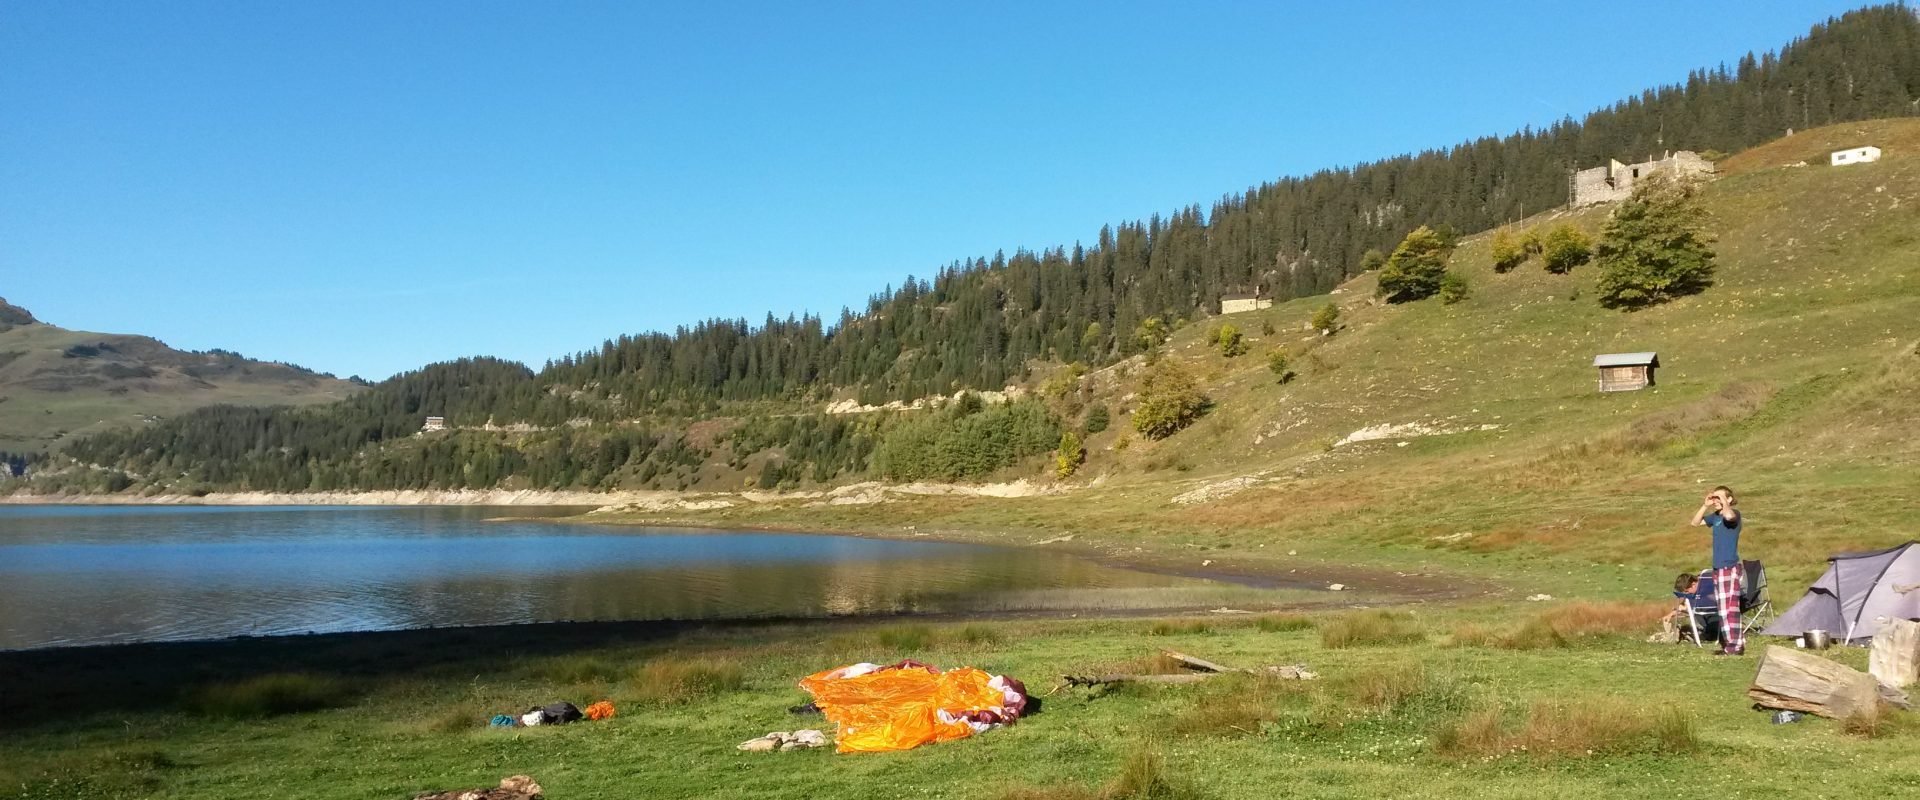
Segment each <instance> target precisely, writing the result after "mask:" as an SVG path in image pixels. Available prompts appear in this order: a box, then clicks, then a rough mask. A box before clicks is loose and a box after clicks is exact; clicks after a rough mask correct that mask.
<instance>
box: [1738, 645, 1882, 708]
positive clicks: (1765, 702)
mask: <svg viewBox="0 0 1920 800" xmlns="http://www.w3.org/2000/svg"><path fill="white" fill-rule="evenodd" d="M1879 687H1880V682H1879V681H1876V680H1874V679H1873V676H1872V675H1868V674H1867V673H1864V672H1861V671H1859V670H1856V669H1853V668H1852V667H1849V666H1847V665H1845V664H1841V663H1839V662H1837V661H1831V660H1828V659H1826V658H1822V657H1820V656H1817V655H1814V654H1812V653H1803V652H1800V651H1798V650H1793V649H1790V648H1786V647H1780V646H1778V645H1769V646H1768V647H1767V651H1766V653H1765V654H1764V655H1762V656H1761V657H1760V669H1759V671H1758V672H1756V673H1755V674H1754V676H1753V685H1752V686H1750V687H1748V688H1747V696H1748V697H1751V698H1753V699H1754V701H1755V702H1757V703H1759V704H1760V705H1762V706H1765V707H1767V708H1780V709H1786V710H1788V711H1800V712H1805V713H1808V714H1814V715H1818V716H1822V717H1827V718H1829V719H1841V718H1844V717H1848V716H1852V715H1854V714H1863V713H1871V712H1872V711H1873V710H1874V704H1875V703H1877V702H1879V700H1880V691H1879Z"/></svg>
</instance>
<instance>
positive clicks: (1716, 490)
mask: <svg viewBox="0 0 1920 800" xmlns="http://www.w3.org/2000/svg"><path fill="white" fill-rule="evenodd" d="M1707 498H1708V499H1710V500H1712V501H1713V502H1714V505H1717V506H1719V507H1721V508H1733V507H1734V506H1736V505H1739V504H1740V501H1739V500H1736V499H1734V497H1733V490H1732V489H1729V488H1727V487H1725V486H1715V487H1713V492H1712V493H1711V494H1708V495H1707Z"/></svg>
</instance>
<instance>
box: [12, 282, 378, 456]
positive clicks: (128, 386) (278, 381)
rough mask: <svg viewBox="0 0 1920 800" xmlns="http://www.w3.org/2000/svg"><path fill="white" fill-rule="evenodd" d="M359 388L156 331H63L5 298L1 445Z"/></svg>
mask: <svg viewBox="0 0 1920 800" xmlns="http://www.w3.org/2000/svg"><path fill="white" fill-rule="evenodd" d="M361 388H362V387H360V386H359V385H358V384H354V383H352V382H349V381H344V380H340V379H337V378H334V377H332V376H328V375H321V374H318V373H315V372H312V371H310V370H306V369H302V368H300V367H296V366H291V365H288V364H276V363H269V362H264V361H254V360H252V359H248V358H243V357H241V356H239V355H238V354H234V353H226V352H222V351H214V352H209V353H189V352H183V351H180V350H175V349H173V348H171V347H168V346H166V345H165V344H163V343H161V342H160V341H158V340H156V339H152V338H149V337H146V336H131V335H124V334H108V333H89V332H87V331H73V330H67V329H65V328H61V327H58V326H54V325H49V324H46V323H43V322H40V321H38V320H36V319H35V318H34V317H33V315H32V314H31V313H28V312H27V311H26V309H23V308H20V307H19V306H14V305H10V304H7V303H6V301H4V300H0V451H9V452H36V451H43V450H49V449H55V448H59V447H60V446H62V445H63V444H65V443H66V442H67V441H69V440H71V439H72V438H74V437H77V436H84V435H87V434H90V433H95V432H99V431H102V430H107V429H110V428H113V427H116V426H126V425H135V424H142V423H143V421H151V420H153V419H164V418H170V417H174V416H177V415H180V414H183V413H186V412H188V411H191V410H193V409H196V408H201V407H204V406H209V405H215V404H234V405H305V404H311V403H323V402H330V401H333V400H339V399H342V398H345V397H348V396H350V395H352V394H354V393H356V392H358V391H359V390H360V389H361Z"/></svg>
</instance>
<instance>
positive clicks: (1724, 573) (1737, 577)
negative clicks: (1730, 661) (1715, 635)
mask: <svg viewBox="0 0 1920 800" xmlns="http://www.w3.org/2000/svg"><path fill="white" fill-rule="evenodd" d="M1737 503H1738V501H1736V500H1734V497H1733V490H1732V489H1729V488H1727V487H1725V486H1716V487H1714V489H1713V491H1711V492H1708V493H1707V497H1706V500H1705V501H1704V502H1702V503H1701V504H1700V510H1699V511H1695V512H1693V524H1694V525H1705V526H1707V528H1708V529H1709V530H1710V532H1711V533H1712V535H1713V595H1714V601H1715V605H1717V606H1719V608H1720V652H1718V653H1716V654H1715V655H1723V656H1737V655H1744V654H1745V653H1746V652H1747V632H1746V630H1745V629H1744V628H1742V627H1740V595H1741V594H1742V593H1744V592H1745V590H1746V576H1745V575H1743V574H1742V572H1743V570H1742V569H1741V567H1740V528H1741V519H1740V512H1739V511H1738V510H1736V509H1735V508H1734V506H1735V505H1736V504H1737Z"/></svg>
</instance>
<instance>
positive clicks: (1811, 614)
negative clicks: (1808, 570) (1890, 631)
mask: <svg viewBox="0 0 1920 800" xmlns="http://www.w3.org/2000/svg"><path fill="white" fill-rule="evenodd" d="M1827 561H1828V563H1830V564H1831V565H1832V566H1829V567H1827V574H1825V575H1821V576H1820V580H1817V581H1814V582H1813V586H1812V587H1811V588H1809V589H1807V596H1806V597H1803V598H1801V599H1800V602H1798V603H1794V604H1793V608H1789V609H1787V613H1785V614H1781V615H1780V618H1779V619H1776V620H1774V621H1773V624H1772V625H1768V626H1767V628H1766V630H1763V631H1761V633H1763V634H1767V635H1770V636H1799V635H1800V634H1802V633H1805V632H1807V631H1810V630H1824V631H1826V632H1827V633H1829V634H1831V635H1832V636H1833V638H1835V639H1842V640H1845V641H1849V642H1851V641H1853V640H1855V639H1871V638H1873V635H1874V634H1876V633H1879V632H1880V625H1881V624H1882V623H1884V622H1886V621H1887V620H1890V619H1920V542H1907V543H1906V544H1903V545H1900V546H1899V547H1895V548H1892V549H1889V550H1881V551H1878V552H1873V553H1841V554H1840V555H1837V556H1834V557H1832V558H1829V559H1827Z"/></svg>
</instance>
